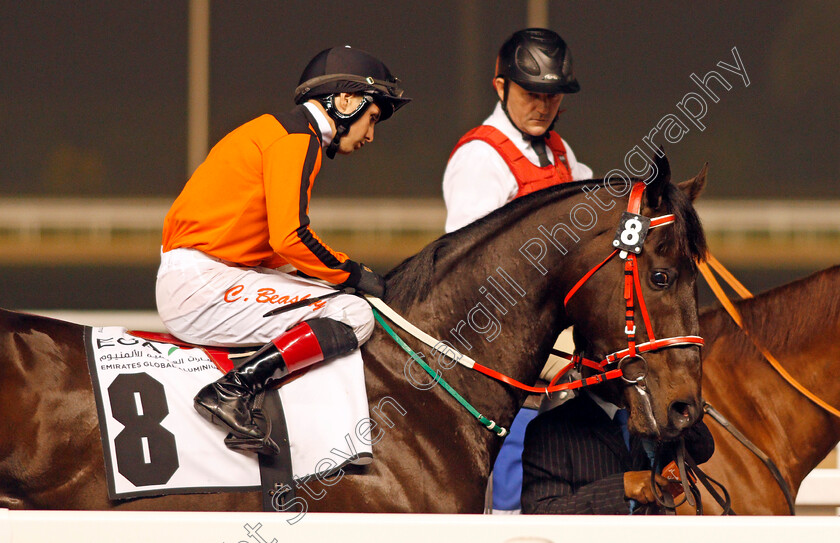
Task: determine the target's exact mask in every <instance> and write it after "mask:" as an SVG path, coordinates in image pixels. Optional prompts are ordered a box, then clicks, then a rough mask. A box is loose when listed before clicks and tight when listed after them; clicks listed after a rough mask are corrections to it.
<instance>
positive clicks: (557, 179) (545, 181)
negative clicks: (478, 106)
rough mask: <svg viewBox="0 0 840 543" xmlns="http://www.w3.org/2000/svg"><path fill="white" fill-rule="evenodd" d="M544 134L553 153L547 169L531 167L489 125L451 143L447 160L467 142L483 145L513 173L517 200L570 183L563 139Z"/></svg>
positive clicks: (505, 137)
mask: <svg viewBox="0 0 840 543" xmlns="http://www.w3.org/2000/svg"><path fill="white" fill-rule="evenodd" d="M548 134H549V135H548V137H547V138H546V141H545V145H546V147H547V148H548V149H550V150H551V152H552V153H553V154H554V164H549V165H548V166H543V167H540V166H535V165H534V164H533V163H532V162H531V161H530V160H528V159H527V158H525V155H523V154H522V151H520V150H519V148H518V147H516V145H515V144H514V143H513V142H512V141H510V139H509V138H508V137H507V136H505V135H504V134H503V133H502V131H501V130H499V129H498V128H495V127H493V126H490V125H481V126H479V127H476V128H473V129H472V130H470V131H469V132H467V133H466V134H464V135H463V137H461V139H460V140H458V143H457V144H455V148H454V149H452V154H450V155H449V158H450V159H451V158H452V155H454V154H455V151H457V150H458V148H459V147H461V146H462V145H464V144H465V143H468V142H470V141H474V140H479V141H483V142H485V143H487V144H488V145H490V146H491V147H493V149H495V150H496V152H497V153H499V155H500V156H501V157H502V158H503V159H504V161H505V163H506V164H507V165H508V168H510V173H512V174H513V177H514V178H515V179H516V184H517V185H518V186H519V190H518V191H517V193H516V196H515V197H514V198H519V197H520V196H524V195H526V194H530V193H532V192H535V191H538V190H541V189H544V188H546V187H550V186H552V185H559V184H560V183H568V182H569V181H571V180H572V172H571V170H570V169H569V164H568V160H567V159H566V146H565V145H563V140H562V139H560V135H559V134H558V133H557V132H554V131H552V132H549V133H548Z"/></svg>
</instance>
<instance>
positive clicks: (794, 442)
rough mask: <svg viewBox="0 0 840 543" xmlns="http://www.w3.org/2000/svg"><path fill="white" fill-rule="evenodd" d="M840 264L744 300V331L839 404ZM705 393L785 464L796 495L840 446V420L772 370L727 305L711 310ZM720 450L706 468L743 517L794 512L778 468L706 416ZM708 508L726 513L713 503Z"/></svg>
mask: <svg viewBox="0 0 840 543" xmlns="http://www.w3.org/2000/svg"><path fill="white" fill-rule="evenodd" d="M838 293H840V266H834V267H832V268H828V269H825V270H822V271H820V272H817V273H815V274H813V275H811V276H809V277H806V278H804V279H801V280H798V281H794V282H792V283H788V284H786V285H783V286H780V287H777V288H774V289H772V290H769V291H767V292H764V293H761V294H759V295H757V296H756V297H755V298H750V299H746V300H742V301H739V302H737V303H736V304H735V306H736V307H737V309H738V311H739V312H740V314H741V317H742V318H743V321H744V328H745V329H746V330H748V331H749V333H750V335H752V337H754V338H755V339H756V340H757V341H758V343H759V344H760V345H761V346H762V347H764V348H765V349H767V350H768V351H769V352H770V353H771V354H772V355H773V356H774V357H775V358H776V359H777V360H778V361H779V363H780V364H781V365H782V367H783V368H784V369H785V370H786V371H787V372H788V373H789V374H791V376H792V377H793V378H794V379H795V380H796V381H798V382H799V383H800V384H802V385H803V386H804V387H806V388H807V389H808V390H809V391H810V392H812V393H813V394H815V395H816V396H817V397H819V398H820V399H822V400H823V401H825V402H826V403H827V404H828V405H830V406H833V407H834V408H838V407H840V385H838V384H837V373H838V372H840V342H838V340H840V296H839V295H838ZM700 328H701V332H702V335H703V337H704V339H705V340H706V347H705V350H704V356H703V395H704V397H705V399H706V400H707V401H708V402H709V403H710V404H711V405H712V406H713V407H714V408H715V409H717V411H719V412H720V413H721V414H722V415H723V416H724V417H725V418H726V419H727V420H729V422H731V423H732V424H733V425H734V426H735V427H736V428H737V429H738V430H740V431H741V432H742V433H743V434H744V435H745V436H746V437H747V439H749V440H750V441H752V442H753V443H754V444H755V445H756V446H757V447H758V448H759V449H761V450H762V451H763V452H764V453H765V454H766V455H767V456H769V457H770V459H771V460H772V461H773V463H775V464H776V466H777V467H778V468H779V471H780V472H781V475H782V476H783V478H784V480H785V481H786V482H787V485H788V486H789V488H790V489H791V491H792V493H793V497H795V496H796V492H797V491H798V489H799V486H800V485H801V483H802V480H803V479H804V478H805V476H806V475H808V474H809V473H810V472H811V471H812V470H813V469H814V468H815V467H816V466H817V464H819V462H820V461H822V459H823V458H825V456H826V455H827V454H828V453H829V452H830V451H831V449H833V448H834V447H835V446H836V445H837V442H838V440H840V418H838V417H836V416H834V415H831V414H829V413H828V411H826V410H824V409H822V408H821V407H818V406H817V405H816V404H815V403H813V402H812V401H811V400H809V399H808V398H806V397H805V396H804V395H803V394H802V393H800V392H799V391H797V390H796V389H795V388H794V387H793V386H792V385H790V384H789V383H788V382H787V381H785V380H784V378H783V377H782V376H781V375H780V374H779V373H778V372H777V371H776V370H775V369H773V367H772V366H771V365H770V363H769V362H768V361H767V360H766V359H765V358H764V357H763V356H762V354H761V353H760V352H759V351H758V350H757V349H756V347H755V346H754V344H753V342H752V341H751V340H750V339H749V338H748V337H747V336H745V335H744V332H743V331H741V330H740V329H739V328H738V326H737V325H736V324H735V322H734V321H733V320H732V319H731V318H730V317H729V315H728V314H727V313H726V311H725V310H724V309H723V308H710V309H707V310H704V311H703V312H702V313H701V316H700ZM705 421H706V424H707V425H708V426H709V429H710V430H711V431H712V434H714V437H715V442H716V446H715V447H716V449H715V454H714V456H712V458H711V460H709V462H708V463H706V464H704V465H703V466H702V468H703V470H704V471H705V472H706V473H707V474H709V476H711V477H712V478H714V479H716V480H718V481H719V482H720V483H722V484H723V486H724V487H726V488H727V489H728V490H729V493H730V495H731V497H732V508H733V509H734V510H735V512H736V513H738V514H748V515H786V514H788V505H787V502H786V500H785V497H784V495H783V493H782V491H781V490H780V487H779V485H778V484H777V483H776V481H775V479H774V478H773V476H772V475H771V472H770V471H769V470H768V469H767V468H766V467H765V466H764V464H762V462H761V461H760V460H759V459H758V458H757V457H756V456H755V455H753V453H751V452H750V451H749V450H748V449H747V448H746V447H745V446H743V445H742V444H741V443H739V442H738V441H736V440H735V438H734V437H732V436H731V435H730V434H729V432H727V431H726V430H724V429H723V428H722V427H721V426H720V425H718V424H717V423H715V422H714V421H712V420H710V417H708V416H707V417H706V418H705ZM703 502H704V504H709V507H708V508H707V509H706V512H707V513H709V514H719V511H720V510H719V509H718V508H717V507H716V504H715V503H714V501H713V500H711V499H704V501H703Z"/></svg>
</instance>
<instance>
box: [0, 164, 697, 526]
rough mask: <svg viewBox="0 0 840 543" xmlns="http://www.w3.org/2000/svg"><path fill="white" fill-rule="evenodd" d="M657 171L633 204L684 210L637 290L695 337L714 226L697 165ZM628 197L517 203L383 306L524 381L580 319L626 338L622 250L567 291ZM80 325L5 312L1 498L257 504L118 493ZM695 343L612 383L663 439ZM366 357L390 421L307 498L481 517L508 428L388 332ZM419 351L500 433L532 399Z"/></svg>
mask: <svg viewBox="0 0 840 543" xmlns="http://www.w3.org/2000/svg"><path fill="white" fill-rule="evenodd" d="M655 166H656V169H655V175H653V173H654V172H653V170H652V175H651V177H650V179H649V183H648V186H647V187H646V190H645V192H644V200H643V202H642V208H641V213H642V214H643V215H645V216H659V215H664V214H673V215H674V216H675V220H674V222H673V223H672V224H669V225H667V226H663V227H660V228H656V229H652V230H651V231H650V232H649V234H648V236H647V240H646V242H645V244H644V251H642V253H641V254H640V255H639V258H638V261H639V270H640V283H641V289H642V292H643V294H644V298H645V301H646V305H647V311H648V313H649V315H650V321H651V322H652V325H653V328H654V329H655V330H656V335H657V337H671V336H684V335H697V334H698V332H699V322H698V315H697V302H696V296H695V280H696V275H697V272H696V265H695V262H696V260H697V259H698V258H699V257H700V256H701V255H703V254H705V238H704V235H703V232H702V228H701V226H700V222H699V219H698V217H697V215H696V213H695V211H694V209H693V207H692V204H691V202H692V201H693V199H694V198H695V197H696V196H697V194H699V191H700V190H701V188H702V186H703V184H704V182H705V174H704V172H701V175H699V176H697V177H696V178H693V179H691V180H689V181H686V182H685V183H682V184H681V185H680V188H677V186H676V185H674V184H672V183H671V182H670V171H669V167H668V163H667V160H666V159H664V158H663V159H658V160H656V161H655ZM704 171H705V170H704ZM636 183H640V181H637V182H636ZM629 192H630V182H629V181H628V182H625V181H624V180H621V179H619V180H610V181H608V182H604V181H602V180H593V181H587V182H578V183H569V184H566V185H560V186H557V187H553V188H550V189H546V190H543V191H540V192H537V193H534V194H532V195H529V196H526V197H523V198H520V199H518V200H515V201H514V202H512V203H510V204H509V205H507V206H505V207H504V208H502V209H500V210H497V211H496V212H494V213H492V214H490V215H489V216H487V217H485V218H484V219H481V220H479V221H477V222H476V223H474V224H472V225H470V226H468V227H465V228H463V229H461V230H459V231H457V232H453V233H451V234H448V235H445V236H443V237H441V238H440V239H438V240H437V241H435V242H433V243H431V244H430V245H429V246H427V247H426V248H425V249H423V250H422V251H421V252H420V253H418V254H417V255H415V256H414V257H412V258H410V259H408V260H407V261H405V262H404V263H402V264H401V265H399V266H398V267H397V268H395V269H394V270H393V271H392V272H390V273H389V274H388V276H387V278H386V279H387V286H388V289H387V290H388V295H387V297H386V300H385V301H386V302H387V303H388V304H389V305H390V306H391V307H392V308H394V309H395V310H396V311H397V312H398V313H400V314H401V315H403V316H404V317H406V318H407V319H408V320H409V321H411V322H412V323H414V324H415V325H416V326H418V327H419V328H421V329H422V330H424V331H425V332H427V333H429V334H431V335H432V336H434V337H436V338H440V339H442V340H446V341H449V342H450V343H451V344H452V345H453V346H455V347H456V348H458V349H459V350H461V351H462V352H464V353H465V354H469V356H470V357H472V358H473V359H475V360H477V361H480V362H483V363H484V364H485V365H486V366H489V367H491V368H493V369H496V370H498V371H500V372H502V373H504V374H507V375H509V376H511V377H512V378H514V379H517V380H518V381H521V382H523V383H527V384H529V385H530V384H533V383H534V382H535V381H536V379H537V377H538V374H539V372H540V369H541V367H542V364H543V362H544V361H545V360H546V358H547V357H548V354H549V351H550V349H551V347H552V345H553V343H554V340H555V338H556V337H557V335H558V334H559V332H560V331H562V330H563V329H565V328H566V327H568V326H570V325H572V324H574V326H575V329H576V330H577V334H578V336H579V337H580V338H582V340H583V341H585V342H586V343H587V345H588V347H589V351H588V352H589V353H590V354H592V355H595V356H604V355H606V354H607V353H611V352H614V351H617V350H620V349H622V348H625V347H627V336H626V335H625V332H624V330H625V325H626V323H625V300H624V296H623V286H624V273H623V267H624V264H623V263H622V261H620V260H619V259H617V258H616V259H612V260H610V261H609V262H608V263H607V264H605V265H604V266H603V267H602V268H601V270H600V271H598V272H597V273H595V274H594V275H593V276H592V277H591V279H590V280H589V281H587V282H586V284H584V285H583V286H582V287H581V289H580V290H579V292H578V293H577V294H576V296H575V298H573V299H572V300H571V301H570V303H569V304H568V308H566V307H565V306H564V303H563V299H564V295H566V293H567V292H568V291H569V290H570V289H571V288H572V287H573V285H575V283H576V282H577V281H578V280H579V279H580V278H581V277H582V276H584V275H585V274H586V273H587V271H589V270H591V269H592V268H593V266H595V265H597V264H598V263H599V262H601V261H602V260H604V259H605V257H607V255H609V254H610V252H611V251H612V250H613V246H612V240H613V238H614V236H615V232H616V228H617V225H618V224H619V218H620V216H621V215H622V212H623V211H624V210H625V209H626V208H627V201H628V196H627V194H628V193H629ZM640 313H641V312H637V313H636V320H637V322H636V325H637V327H638V329H639V330H640V332H639V333H638V335H639V341H640V342H641V341H645V339H646V333H645V331H644V330H645V325H644V323H643V322H642V317H641V315H640ZM82 336H83V327H82V326H78V325H74V324H70V323H66V322H61V321H57V320H51V319H47V318H43V317H37V316H31V315H24V314H18V313H12V312H2V313H0V353H1V354H2V363H0V406H2V413H0V507H9V508H29V509H35V508H56V509H146V510H227V511H237V510H260V509H261V495H260V493H259V492H253V493H221V494H203V495H195V494H194V495H181V496H165V497H159V498H140V499H134V500H129V501H124V502H120V503H115V502H111V501H109V500H108V497H107V492H106V477H105V472H104V466H103V459H102V447H101V442H100V437H99V429H98V421H97V417H96V410H95V405H94V395H93V393H92V390H91V383H90V378H89V376H88V372H87V366H86V362H85V349H84V346H83V342H82ZM403 337H406V341H407V342H408V343H409V344H410V345H411V346H412V347H413V348H414V349H415V350H418V351H421V352H422V351H423V349H421V348H420V345H419V344H418V342H415V341H409V340H408V338H407V336H405V335H403ZM698 351H699V349H697V348H696V346H689V347H678V348H668V349H663V350H660V351H658V352H651V353H648V354H646V358H647V364H648V368H647V376H646V387H647V388H646V390H647V396H648V398H647V399H645V398H642V397H641V395H642V394H641V393H640V392H639V390H638V387H637V386H628V385H626V384H621V383H620V380H618V379H617V380H615V381H612V383H615V384H614V387H615V388H616V394H617V395H618V394H620V395H621V396H620V400H619V401H621V403H623V404H625V405H628V406H630V407H631V409H632V417H631V423H630V424H631V429H633V430H634V431H636V432H638V433H640V434H645V435H648V436H651V437H655V438H656V437H662V438H668V437H671V436H673V435H676V434H677V433H678V432H679V431H680V430H681V429H682V428H683V427H684V426H686V425H687V424H690V423H691V422H693V421H694V420H695V419H696V418H697V417H698V416H699V415H700V412H701V395H700V354H699V352H698ZM362 352H363V356H364V360H365V377H366V383H367V391H368V396H369V398H370V405H371V410H372V412H374V410H375V408H377V407H381V402H383V401H384V400H390V401H392V404H391V406H390V407H391V409H390V410H389V411H387V415H388V419H389V420H390V421H391V422H392V424H387V425H386V424H381V425H380V430H381V431H382V434H381V439H380V440H379V441H377V442H376V444H375V445H374V458H375V461H374V462H373V463H372V464H370V465H369V466H366V467H364V468H358V469H353V468H347V469H345V471H344V472H343V473H341V474H340V476H339V475H336V476H334V477H331V479H330V481H324V484H322V483H321V482H320V481H319V482H315V483H310V488H308V491H311V492H312V493H313V494H314V495H316V496H318V498H317V499H313V498H311V497H310V499H307V504H308V510H312V511H315V510H317V511H353V512H382V511H389V512H438V513H457V512H469V513H480V512H481V511H482V510H483V506H484V493H485V488H486V484H487V478H488V475H489V473H490V469H491V466H492V464H493V461H494V459H495V456H496V454H497V453H498V450H499V448H500V446H501V439H500V438H499V437H498V436H496V435H495V434H494V433H492V432H489V431H487V430H486V429H484V428H483V427H481V426H480V425H479V424H478V423H477V422H476V421H475V420H474V419H473V418H472V416H471V415H469V414H468V413H467V412H466V411H465V410H464V409H463V408H462V407H461V406H460V405H458V404H457V403H456V402H455V401H454V400H453V399H452V398H451V397H450V396H449V395H447V394H446V393H445V392H444V391H443V390H442V387H441V386H431V387H429V386H426V385H427V384H434V383H433V382H432V381H431V379H430V378H428V377H427V376H426V375H425V374H423V373H422V372H420V370H419V369H417V368H416V367H415V366H413V365H411V364H409V363H408V360H409V359H408V355H406V354H405V353H404V352H403V351H402V350H400V349H399V348H398V347H397V346H396V345H395V344H394V342H393V341H392V340H391V339H390V338H388V337H387V336H386V335H385V333H384V332H383V331H382V329H381V328H380V327H377V330H376V332H375V333H374V335H373V337H372V338H371V339H370V340H369V341H368V342H367V343H366V344H365V345H364V346H363V349H362ZM426 360H428V361H429V363H430V364H431V365H432V366H433V367H435V368H436V369H439V370H441V372H442V374H443V376H444V378H445V379H446V380H447V381H448V382H449V383H450V384H451V385H452V386H453V387H454V388H455V389H456V390H458V392H460V393H461V394H462V395H463V396H465V397H466V398H467V399H468V400H469V401H471V402H472V403H473V405H474V406H475V407H476V408H477V409H478V411H480V412H481V413H483V414H485V415H486V416H487V417H489V418H491V419H493V420H495V421H496V422H497V423H499V424H501V425H503V426H505V427H508V426H509V425H510V423H511V421H512V420H513V417H514V415H515V413H516V412H517V409H518V408H519V407H520V406H521V404H522V403H523V401H524V398H525V393H523V392H519V391H517V390H515V389H512V388H510V387H509V386H507V385H503V384H500V383H498V382H496V381H492V380H490V379H489V378H487V377H485V376H483V375H479V374H478V373H476V372H473V371H470V370H468V369H465V368H463V367H461V366H455V367H452V364H448V365H446V364H444V362H443V360H436V359H435V358H434V357H433V356H432V355H429V356H426ZM447 368H449V369H447ZM420 385H423V386H420ZM424 389H425V390H424ZM645 401H646V402H647V404H645ZM393 402H397V403H398V404H399V407H400V409H399V410H397V409H395V408H394V405H393ZM644 405H646V411H645V410H643V409H642V407H643V406H644ZM326 483H329V484H326ZM295 512H297V510H295Z"/></svg>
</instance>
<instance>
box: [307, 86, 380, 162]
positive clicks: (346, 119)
mask: <svg viewBox="0 0 840 543" xmlns="http://www.w3.org/2000/svg"><path fill="white" fill-rule="evenodd" d="M335 97H336V95H335V94H328V95H326V96H322V97H320V98H318V101H320V102H321V105H322V106H324V109H325V110H326V112H327V115H329V116H330V118H331V119H332V120H333V122H335V135H334V136H333V139H332V141H331V142H330V144H329V145H328V146H327V150H326V153H327V158H330V159H332V158H335V154H336V152H338V146H339V140H340V139H341V138H342V136H344V135H345V134H346V133H347V132H348V131H349V130H350V127H351V126H352V125H353V123H354V122H356V120H357V119H358V117H359V116H361V115H362V113H364V112H365V110H366V109H367V108H368V107H369V106H370V105H371V104H372V103H373V96H372V95H370V94H363V95H362V101H361V103H359V105H358V106H357V107H356V109H354V110H353V111H351V112H350V113H342V112H340V111H339V110H338V107H336V105H335Z"/></svg>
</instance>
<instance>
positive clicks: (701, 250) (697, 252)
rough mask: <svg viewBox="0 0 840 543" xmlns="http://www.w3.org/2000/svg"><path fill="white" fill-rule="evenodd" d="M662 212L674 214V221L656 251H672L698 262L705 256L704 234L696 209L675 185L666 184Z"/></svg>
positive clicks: (681, 256)
mask: <svg viewBox="0 0 840 543" xmlns="http://www.w3.org/2000/svg"><path fill="white" fill-rule="evenodd" d="M661 208H662V212H663V214H671V213H673V214H674V218H675V220H674V223H673V224H672V225H671V226H670V227H668V228H667V229H666V230H665V233H664V235H663V236H662V240H661V242H660V244H659V246H658V247H657V251H658V252H674V253H675V254H676V255H677V256H679V257H680V258H687V259H690V260H691V261H692V262H698V261H700V260H702V259H703V258H704V257H705V256H706V251H707V248H708V247H707V244H706V234H705V233H704V232H703V226H702V223H701V222H700V216H699V215H697V210H695V209H694V206H693V205H692V204H691V201H690V200H689V199H688V197H687V196H686V195H685V194H684V193H683V192H682V191H681V190H680V189H679V188H677V187H676V186H675V185H672V184H670V183H669V184H668V185H667V186H666V188H665V192H664V194H663V198H662V206H661Z"/></svg>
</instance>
